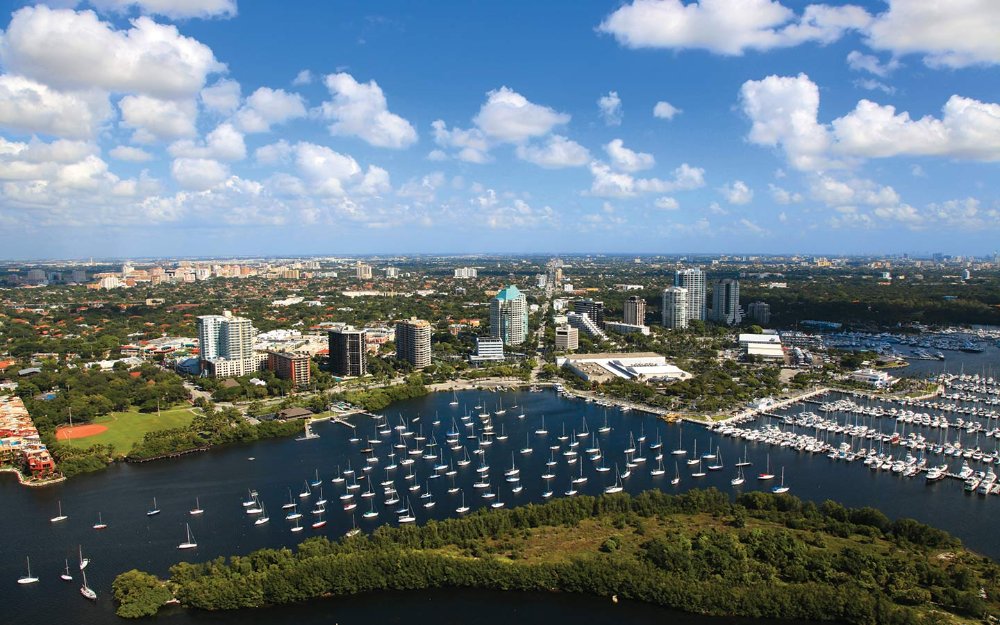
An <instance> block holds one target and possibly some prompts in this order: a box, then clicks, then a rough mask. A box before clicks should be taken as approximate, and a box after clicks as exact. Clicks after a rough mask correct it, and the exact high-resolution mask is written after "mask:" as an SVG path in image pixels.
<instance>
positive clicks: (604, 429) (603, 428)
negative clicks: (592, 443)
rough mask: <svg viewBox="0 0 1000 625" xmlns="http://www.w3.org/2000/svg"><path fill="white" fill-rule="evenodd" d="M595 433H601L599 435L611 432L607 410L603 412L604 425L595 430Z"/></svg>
mask: <svg viewBox="0 0 1000 625" xmlns="http://www.w3.org/2000/svg"><path fill="white" fill-rule="evenodd" d="M597 431H598V432H599V433H601V434H607V433H608V432H610V431H611V426H610V425H608V411H607V410H605V411H604V425H602V426H601V427H599V428H597Z"/></svg>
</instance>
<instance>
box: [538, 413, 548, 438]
mask: <svg viewBox="0 0 1000 625" xmlns="http://www.w3.org/2000/svg"><path fill="white" fill-rule="evenodd" d="M548 433H549V431H548V430H546V429H545V415H542V425H541V426H540V427H539V428H538V429H537V430H535V434H538V435H539V436H545V435H546V434H548Z"/></svg>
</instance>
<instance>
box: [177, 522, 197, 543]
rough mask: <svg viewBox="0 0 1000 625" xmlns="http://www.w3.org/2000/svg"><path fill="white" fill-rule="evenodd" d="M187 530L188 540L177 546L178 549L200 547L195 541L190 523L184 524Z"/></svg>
mask: <svg viewBox="0 0 1000 625" xmlns="http://www.w3.org/2000/svg"><path fill="white" fill-rule="evenodd" d="M184 527H185V529H187V539H185V541H184V542H182V543H181V544H179V545H177V548H178V549H194V548H195V547H197V546H198V543H196V542H195V541H194V536H192V535H191V525H190V524H188V523H185V524H184Z"/></svg>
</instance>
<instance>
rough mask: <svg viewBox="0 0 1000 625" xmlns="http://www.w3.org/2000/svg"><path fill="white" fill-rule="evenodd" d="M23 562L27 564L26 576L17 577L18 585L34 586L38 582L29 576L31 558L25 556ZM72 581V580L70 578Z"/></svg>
mask: <svg viewBox="0 0 1000 625" xmlns="http://www.w3.org/2000/svg"><path fill="white" fill-rule="evenodd" d="M24 559H25V561H26V562H27V563H28V574H27V575H25V576H23V577H19V578H18V580H17V583H18V584H35V583H37V582H38V578H37V577H35V576H34V575H32V574H31V558H29V557H27V556H25V558H24ZM70 579H72V578H70Z"/></svg>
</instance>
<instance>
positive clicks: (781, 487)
mask: <svg viewBox="0 0 1000 625" xmlns="http://www.w3.org/2000/svg"><path fill="white" fill-rule="evenodd" d="M771 492H772V493H774V494H775V495H780V494H781V493H787V492H788V487H787V486H785V467H781V483H780V484H778V485H777V486H775V487H774V488H772V489H771Z"/></svg>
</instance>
